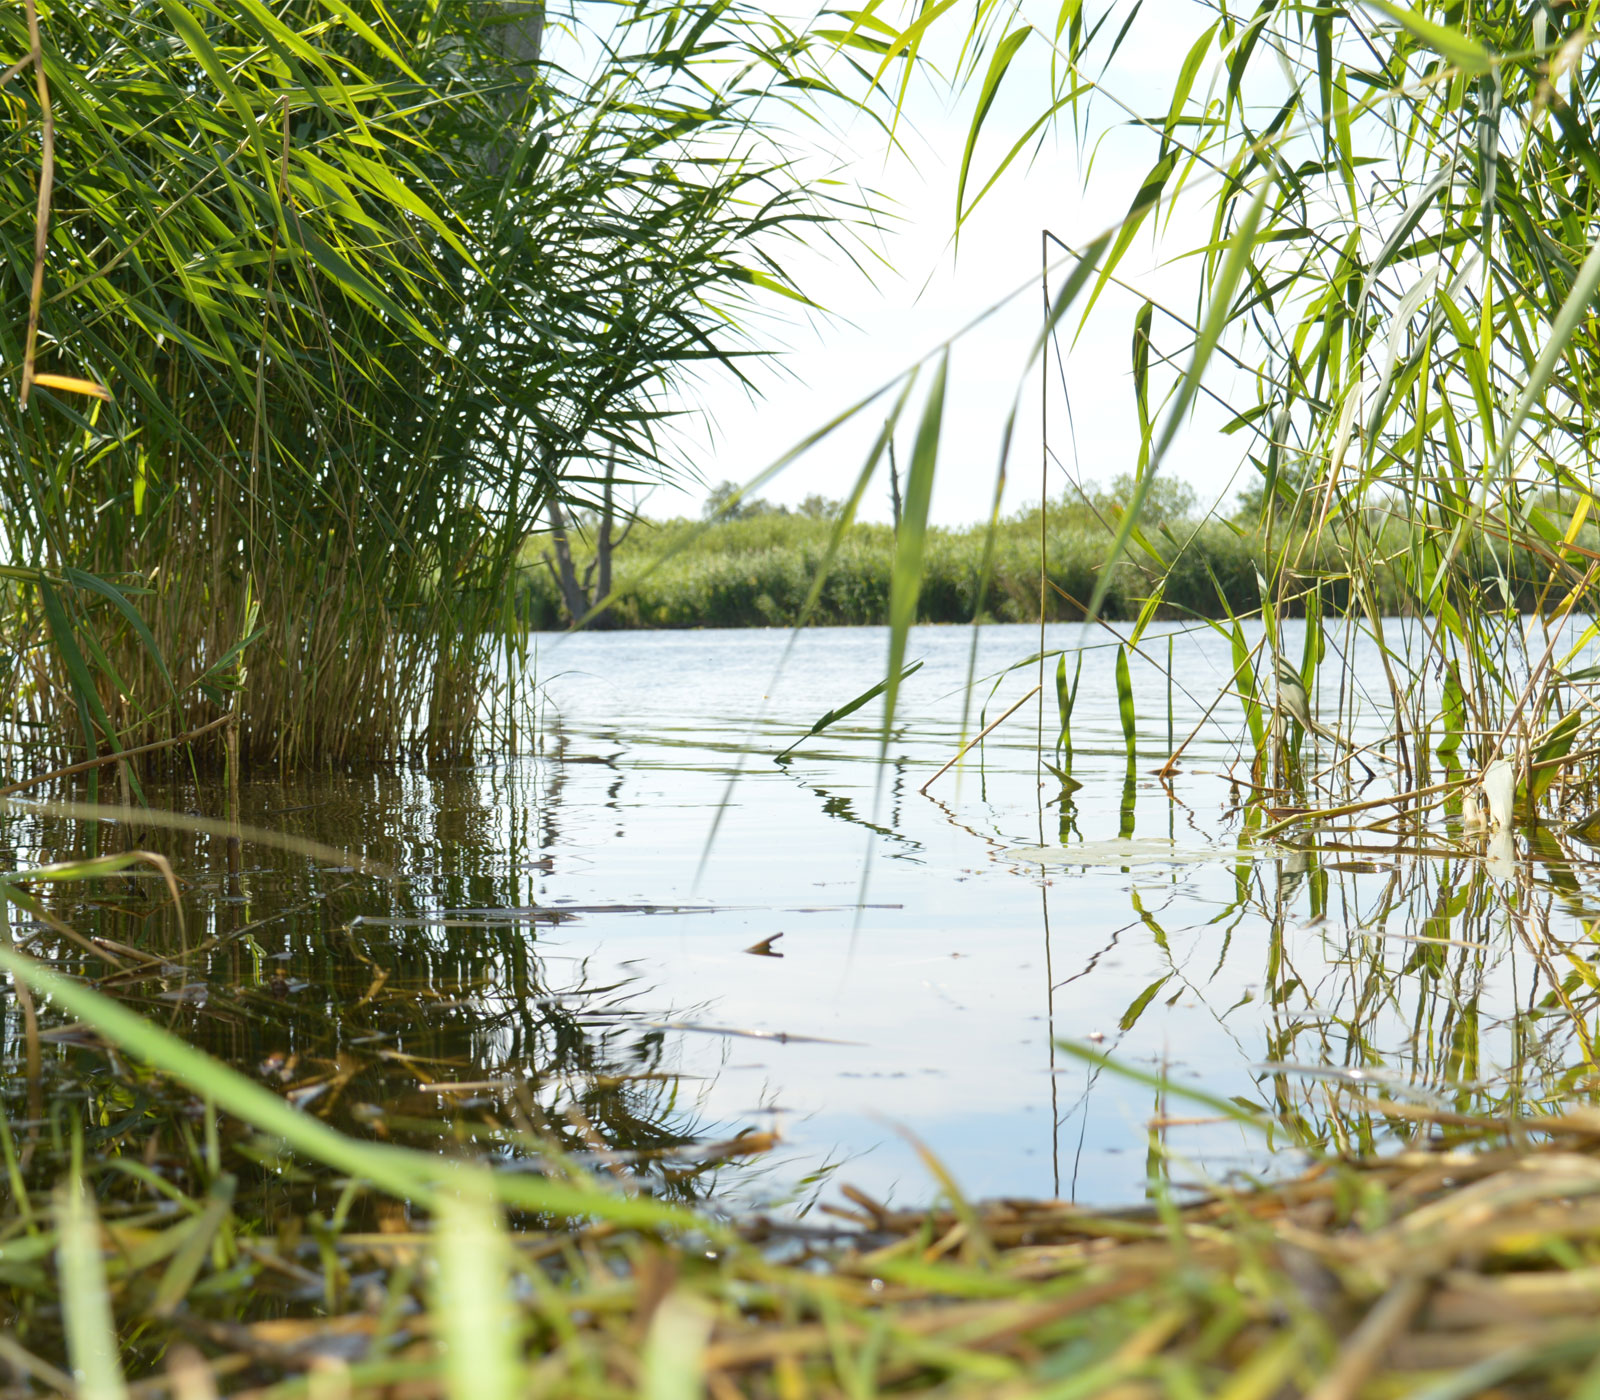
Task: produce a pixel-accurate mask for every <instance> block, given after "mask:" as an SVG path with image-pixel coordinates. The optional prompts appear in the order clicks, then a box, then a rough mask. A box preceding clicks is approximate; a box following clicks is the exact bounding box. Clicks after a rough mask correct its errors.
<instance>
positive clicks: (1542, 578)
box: [516, 477, 1600, 631]
mask: <svg viewBox="0 0 1600 1400" xmlns="http://www.w3.org/2000/svg"><path fill="white" fill-rule="evenodd" d="M1133 489H1134V483H1133V482H1132V481H1131V479H1129V478H1127V477H1122V478H1120V479H1118V480H1117V481H1115V482H1114V483H1113V484H1112V486H1111V488H1110V489H1109V490H1100V489H1098V488H1096V487H1095V486H1094V485H1093V484H1092V483H1090V484H1087V485H1086V486H1085V488H1084V490H1083V491H1081V492H1074V493H1072V494H1071V495H1069V496H1063V497H1059V498H1057V499H1056V500H1054V501H1052V502H1050V504H1049V506H1048V508H1047V511H1046V516H1045V518H1046V522H1047V523H1046V528H1045V545H1046V549H1047V550H1048V557H1049V568H1048V570H1047V577H1048V587H1047V589H1046V592H1045V603H1046V619H1047V620H1048V621H1051V622H1070V621H1076V620H1079V619H1081V618H1082V617H1083V616H1084V607H1085V604H1086V603H1087V601H1088V600H1089V598H1090V597H1091V596H1092V595H1093V594H1094V591H1095V588H1096V586H1097V585H1098V584H1099V582H1100V581H1101V577H1102V574H1103V573H1105V572H1106V563H1105V561H1106V559H1107V557H1108V555H1109V554H1110V551H1111V546H1112V543H1113V540H1114V538H1115V534H1116V530H1117V527H1118V525H1119V524H1120V523H1121V521H1122V520H1123V518H1124V515H1125V512H1126V509H1127V501H1128V499H1129V497H1130V495H1131V494H1132V491H1133ZM730 503H732V504H730ZM1293 505H1294V502H1290V503H1289V507H1293ZM842 508H843V507H842V504H841V503H840V502H838V501H832V500H828V499H826V498H824V497H820V496H813V497H811V498H809V499H808V500H806V501H805V502H803V503H802V504H801V506H800V507H799V509H797V510H790V509H788V508H786V507H781V506H774V505H771V504H770V503H768V502H765V501H761V500H754V501H746V502H743V503H738V501H737V490H736V488H734V487H733V485H732V483H724V484H723V485H722V486H721V487H719V488H717V489H716V490H715V491H713V493H712V498H711V502H710V503H709V504H708V506H707V509H706V518H704V519H701V520H691V519H681V518H680V519H671V520H652V519H650V518H648V517H643V516H641V517H639V518H637V519H634V520H632V521H628V522H626V523H625V524H623V525H621V526H614V527H613V533H615V534H616V535H617V536H618V542H617V543H616V544H615V545H614V546H613V547H612V551H611V555H612V558H611V571H612V572H611V577H612V580H613V583H612V590H613V592H612V597H613V601H612V602H611V604H610V606H609V607H607V608H605V609H604V611H602V612H599V613H597V614H594V615H592V616H589V617H588V622H587V625H589V626H592V627H616V628H694V627H787V626H793V625H794V624H795V623H796V622H797V621H799V620H800V619H801V617H802V614H803V612H804V608H805V605H806V602H807V599H808V598H809V597H810V594H811V590H812V587H813V585H814V583H815V581H816V578H817V575H818V572H819V570H821V569H822V568H823V566H824V565H825V564H826V565H827V577H826V581H825V582H824V584H823V587H822V589H821V592H820V593H819V594H818V596H817V600H816V603H815V605H814V607H813V609H812V611H811V612H810V614H809V615H808V616H807V617H806V621H807V622H808V623H810V624H813V625H817V626H876V625H881V624H883V623H885V622H886V621H887V620H888V616H889V599H890V593H891V583H892V576H893V568H894V558H895V530H894V527H893V526H891V525H888V524H864V523H854V524H851V525H849V526H848V527H846V528H845V530H844V531H843V532H842V534H841V535H840V537H839V539H838V541H837V544H836V545H835V538H834V537H835V533H836V530H837V523H838V517H839V514H840V512H841V510H842ZM1541 509H1542V510H1543V511H1545V513H1547V514H1548V515H1549V516H1550V517H1551V518H1552V519H1556V520H1559V521H1561V522H1562V523H1563V524H1565V523H1566V522H1568V521H1570V519H1571V516H1572V502H1571V501H1570V500H1569V501H1568V502H1567V503H1566V506H1565V508H1564V509H1563V507H1562V503H1561V502H1560V501H1559V500H1558V499H1556V498H1554V497H1552V498H1550V499H1549V500H1546V501H1543V502H1542V503H1541ZM1306 513H1307V511H1306V507H1305V505H1304V503H1301V504H1300V508H1299V514H1300V516H1301V521H1300V522H1299V523H1296V521H1295V511H1294V510H1293V509H1292V508H1286V509H1285V510H1284V512H1283V514H1284V516H1286V517H1288V521H1287V523H1285V522H1284V521H1283V520H1282V519H1281V518H1280V520H1278V521H1277V522H1275V525H1276V528H1275V531H1274V530H1273V528H1272V526H1270V525H1269V523H1268V522H1267V521H1266V520H1264V518H1263V512H1262V499H1261V492H1259V491H1257V492H1255V493H1254V494H1253V495H1250V496H1247V497H1246V498H1245V499H1244V500H1243V501H1241V502H1240V503H1239V504H1238V505H1237V507H1236V508H1235V510H1234V511H1233V512H1232V513H1231V515H1229V516H1226V517H1223V516H1220V515H1213V516H1212V517H1211V518H1209V519H1199V518H1197V515H1196V503H1195V495H1194V491H1193V489H1192V488H1190V487H1188V486H1187V485H1185V484H1183V483H1181V482H1176V481H1171V480H1163V481H1160V482H1158V483H1157V489H1156V490H1155V491H1153V492H1152V493H1151V495H1150V497H1149V498H1147V500H1146V501H1145V504H1144V508H1143V511H1142V513H1141V520H1140V528H1139V530H1138V532H1137V535H1136V537H1135V543H1134V544H1132V545H1131V546H1130V548H1129V549H1128V550H1127V551H1126V552H1125V553H1124V555H1123V556H1122V558H1121V559H1119V560H1118V561H1117V562H1116V563H1115V564H1113V565H1112V566H1111V567H1110V570H1109V575H1110V577H1109V582H1108V583H1107V585H1106V590H1105V597H1104V601H1103V602H1102V604H1101V607H1100V616H1102V617H1104V618H1106V619H1108V620H1113V621H1115V620H1128V619H1133V618H1136V617H1138V616H1140V614H1141V613H1142V612H1143V611H1144V610H1145V608H1146V605H1147V603H1149V601H1150V600H1151V599H1152V598H1156V599H1157V602H1156V604H1155V605H1154V607H1153V610H1152V611H1151V612H1150V616H1153V617H1158V618H1183V617H1197V618H1212V619H1220V618H1225V617H1228V616H1230V615H1231V616H1247V615H1250V614H1254V613H1258V612H1259V611H1260V609H1261V604H1262V599H1261V582H1260V581H1261V580H1263V579H1265V580H1267V581H1268V583H1269V596H1270V593H1271V592H1272V591H1273V590H1272V587H1271V585H1272V583H1273V581H1274V580H1275V579H1276V578H1277V576H1278V574H1279V571H1280V569H1282V568H1283V564H1284V561H1285V559H1292V560H1294V561H1295V569H1294V572H1295V574H1296V575H1297V576H1298V577H1300V578H1301V579H1303V580H1307V581H1312V580H1315V581H1318V582H1320V587H1321V593H1322V601H1323V606H1324V607H1326V608H1327V609H1328V610H1329V611H1330V612H1335V613H1338V612H1343V611H1344V610H1346V609H1347V608H1348V606H1349V603H1350V596H1351V588H1350V576H1349V565H1348V560H1349V558H1350V557H1351V553H1352V551H1351V550H1350V549H1349V548H1348V546H1347V544H1346V541H1347V539H1348V537H1349V535H1350V533H1351V532H1350V531H1349V530H1348V529H1347V528H1345V527H1343V526H1341V525H1339V524H1334V525H1331V526H1328V527H1326V528H1325V529H1324V530H1322V531H1320V532H1319V531H1316V530H1313V529H1311V528H1309V527H1308V526H1307V525H1306V524H1305V523H1304V519H1303V517H1304V516H1305V514H1306ZM1039 517H1040V512H1039V508H1038V507H1037V506H1036V505H1035V506H1029V507H1026V508H1024V509H1022V510H1020V511H1018V512H1016V513H1015V514H1013V515H1011V516H1009V517H1007V518H1005V519H1002V520H1001V521H1000V522H998V524H997V525H996V526H995V528H994V529H993V530H992V531H991V529H990V527H989V525H988V524H987V523H983V524H977V525H969V526H965V527H961V528H943V527H939V526H932V527H930V528H929V529H928V531H927V536H926V540H925V543H924V545H923V553H922V561H921V566H922V585H921V590H920V594H919V597H918V604H917V621H918V622H922V623H968V622H972V621H973V620H974V619H975V618H977V619H981V620H982V621H985V622H1037V621H1038V620H1039V603H1040V587H1039V578H1040V518H1039ZM600 524H601V519H600V516H599V515H598V513H597V512H584V513H580V514H578V515H577V516H575V517H574V519H573V520H571V521H570V522H568V523H567V526H566V530H565V533H566V535H567V536H568V538H569V540H570V541H571V554H572V561H573V566H574V569H575V571H576V573H577V574H578V576H579V578H580V581H581V580H582V579H583V578H585V577H587V578H589V579H590V580H591V581H592V580H593V578H594V577H595V576H596V574H597V573H598V572H599V569H598V560H597V553H598V549H597V542H598V540H599V537H600V534H601V531H600ZM1580 527H1581V528H1580V529H1579V530H1578V531H1577V532H1576V533H1575V534H1574V535H1573V539H1572V541H1571V543H1573V544H1576V545H1578V546H1580V547H1585V548H1589V549H1596V548H1600V531H1597V530H1596V529H1595V527H1594V526H1593V525H1592V524H1584V523H1583V522H1580ZM1417 539H1418V536H1417V534H1416V533H1415V532H1414V531H1412V530H1410V529H1408V528H1407V527H1404V526H1402V525H1400V524H1399V523H1397V521H1396V520H1394V519H1386V518H1385V516H1384V515H1383V514H1381V513H1379V514H1377V515H1375V518H1374V522H1373V524H1372V526H1371V527H1370V528H1369V529H1368V530H1367V541H1366V543H1367V544H1368V546H1369V550H1370V552H1368V553H1367V554H1366V559H1365V564H1364V568H1365V572H1366V578H1365V584H1366V586H1367V587H1368V588H1370V589H1371V591H1372V596H1373V600H1374V601H1375V603H1376V606H1377V608H1378V609H1379V611H1381V612H1384V613H1387V614H1389V615H1394V614H1397V613H1403V612H1406V611H1407V610H1408V609H1409V606H1410V602H1411V599H1412V598H1413V597H1414V596H1415V595H1414V591H1413V590H1412V589H1411V588H1410V587H1409V586H1408V582H1407V567H1408V564H1409V563H1410V547H1411V546H1412V544H1413V543H1415V542H1416V541H1417ZM830 551H831V558H830ZM986 559H988V561H989V572H988V576H987V582H986V583H985V582H984V563H985V560H986ZM1455 572H1456V574H1458V575H1459V576H1461V577H1462V578H1464V579H1470V580H1472V581H1473V583H1474V584H1475V585H1476V587H1477V588H1478V589H1479V590H1480V591H1481V593H1482V596H1483V597H1484V598H1485V599H1486V600H1490V602H1489V605H1498V606H1500V607H1504V606H1506V605H1507V602H1508V601H1509V604H1510V606H1512V607H1513V608H1515V609H1517V610H1519V611H1529V610H1534V609H1536V608H1537V606H1538V603H1539V599H1540V595H1541V591H1542V590H1543V589H1544V588H1545V586H1546V585H1547V582H1548V579H1549V561H1548V558H1547V557H1546V556H1545V555H1542V554H1541V553H1540V551H1539V550H1538V549H1537V548H1536V547H1535V545H1534V543H1533V542H1532V541H1531V540H1530V539H1529V538H1528V536H1527V534H1526V533H1525V532H1518V534H1517V535H1515V536H1514V537H1513V542H1512V543H1511V544H1510V545H1507V543H1506V541H1505V540H1504V539H1503V538H1501V539H1497V538H1495V537H1494V536H1493V535H1492V534H1484V535H1480V536H1478V537H1476V538H1474V539H1473V540H1472V541H1470V542H1469V543H1468V544H1467V545H1466V546H1465V547H1464V548H1463V550H1462V552H1461V555H1460V558H1459V560H1458V562H1457V564H1456V566H1455ZM1304 586H1307V585H1302V587H1304ZM516 595H517V605H516V614H517V618H518V620H519V622H521V623H522V624H524V625H526V626H529V627H531V628H533V629H535V630H541V631H551V630H557V629H560V628H564V627H568V626H570V625H571V624H572V623H573V621H574V620H575V619H574V617H573V614H572V612H571V611H569V609H568V608H567V606H566V605H565V603H564V601H563V598H562V594H561V589H560V585H559V580H558V577H557V564H556V560H555V557H554V551H553V548H552V542H551V537H550V535H549V534H548V533H544V534H539V535H535V536H533V537H531V538H530V539H529V541H528V542H527V544H526V545H525V546H524V549H523V552H522V561H521V570H520V574H519V577H518V580H517V584H516ZM584 597H585V602H590V603H598V602H599V600H600V595H599V593H598V592H597V591H595V590H594V589H593V588H592V587H591V589H590V590H589V591H588V592H587V593H586V594H585V595H584ZM1304 608H1305V603H1304V601H1303V599H1295V600H1291V602H1290V603H1289V605H1288V606H1286V607H1285V608H1284V609H1283V611H1284V615H1286V616H1292V615H1300V614H1303V612H1304ZM584 615H587V614H584Z"/></svg>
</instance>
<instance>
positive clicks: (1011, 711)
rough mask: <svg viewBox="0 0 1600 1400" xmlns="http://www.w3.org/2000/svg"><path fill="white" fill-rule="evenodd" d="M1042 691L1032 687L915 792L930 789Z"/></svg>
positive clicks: (1041, 686) (958, 750)
mask: <svg viewBox="0 0 1600 1400" xmlns="http://www.w3.org/2000/svg"><path fill="white" fill-rule="evenodd" d="M1043 689H1044V686H1043V685H1042V684H1040V685H1036V686H1034V688H1033V689H1032V690H1030V691H1029V692H1028V693H1027V694H1026V695H1024V696H1023V697H1022V699H1020V700H1018V701H1017V703H1016V704H1015V705H1013V706H1012V707H1011V708H1010V709H1009V710H1007V711H1006V712H1005V713H1004V714H1003V715H1001V716H1000V718H999V719H997V720H995V722H994V723H993V724H991V725H989V726H987V727H986V728H985V729H984V731H983V733H981V734H979V735H978V736H977V737H976V738H975V739H973V740H971V741H970V742H969V743H965V744H963V745H962V746H961V747H960V748H959V749H957V750H956V751H955V754H954V755H953V756H952V757H951V759H950V761H949V762H948V763H946V764H945V765H944V767H943V768H941V769H940V770H939V771H938V772H937V773H935V774H934V775H933V776H932V777H931V778H929V779H928V781H927V782H925V783H924V784H923V785H922V786H921V787H920V788H918V789H917V791H918V792H926V791H927V790H928V789H929V788H931V787H932V786H933V785H934V784H935V783H936V782H938V781H939V779H940V778H942V777H944V775H945V774H946V773H948V772H949V771H950V770H951V769H952V768H953V767H955V765H956V764H957V763H959V762H960V761H961V759H962V758H963V757H964V756H965V755H967V754H969V753H971V752H972V750H973V749H975V748H976V747H977V746H978V745H979V744H981V743H982V742H983V741H984V740H985V739H987V738H988V737H989V736H990V735H991V734H993V733H994V731H995V730H997V729H998V728H999V727H1000V726H1001V725H1002V724H1004V723H1005V722H1006V721H1007V720H1008V719H1010V718H1011V716H1012V715H1014V714H1016V712H1017V711H1018V710H1020V709H1021V708H1022V707H1023V706H1024V705H1026V704H1027V703H1028V701H1030V700H1032V699H1033V697H1034V696H1035V695H1037V694H1038V693H1039V692H1040V691H1041V690H1043Z"/></svg>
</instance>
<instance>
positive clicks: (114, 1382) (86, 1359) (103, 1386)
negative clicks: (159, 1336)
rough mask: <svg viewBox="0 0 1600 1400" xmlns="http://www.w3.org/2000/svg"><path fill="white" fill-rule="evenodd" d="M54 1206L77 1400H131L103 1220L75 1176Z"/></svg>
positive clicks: (64, 1315) (63, 1308) (64, 1185)
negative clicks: (102, 1242) (102, 1249)
mask: <svg viewBox="0 0 1600 1400" xmlns="http://www.w3.org/2000/svg"><path fill="white" fill-rule="evenodd" d="M55 1207H56V1266H57V1268H58V1269H59V1270H60V1273H61V1314H62V1322H63V1323H64V1325H65V1327H66V1333H67V1352H68V1354H69V1355H70V1356H71V1358H72V1369H73V1371H74V1373H75V1374H76V1376H77V1379H78V1387H77V1396H78V1400H127V1396H128V1387H127V1385H126V1384H125V1383H124V1381H123V1379H122V1367H121V1365H120V1363H119V1361H118V1359H117V1333H116V1328H115V1326H114V1325H113V1323H112V1320H111V1295H110V1293H109V1292H108V1291H107V1289H106V1270H105V1261H104V1260H103V1259H102V1258H101V1254H100V1217H99V1215H98V1214H97V1213H96V1211H95V1208H94V1202H93V1200H91V1199H90V1196H89V1192H88V1189H87V1187H85V1185H84V1182H83V1178H82V1177H81V1176H79V1175H78V1174H77V1173H76V1172H74V1173H73V1174H72V1175H71V1176H69V1177H68V1178H67V1180H65V1181H63V1182H62V1183H61V1185H60V1186H58V1187H57V1188H56V1197H55Z"/></svg>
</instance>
